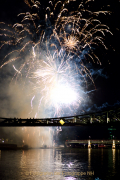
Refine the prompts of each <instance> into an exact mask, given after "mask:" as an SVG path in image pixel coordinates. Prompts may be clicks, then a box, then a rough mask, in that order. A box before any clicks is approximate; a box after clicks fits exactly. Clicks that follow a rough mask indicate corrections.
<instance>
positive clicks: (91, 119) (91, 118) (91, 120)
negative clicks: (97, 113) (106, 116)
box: [90, 115, 93, 124]
mask: <svg viewBox="0 0 120 180" xmlns="http://www.w3.org/2000/svg"><path fill="white" fill-rule="evenodd" d="M92 120H93V118H92V115H91V116H90V123H91V124H92Z"/></svg>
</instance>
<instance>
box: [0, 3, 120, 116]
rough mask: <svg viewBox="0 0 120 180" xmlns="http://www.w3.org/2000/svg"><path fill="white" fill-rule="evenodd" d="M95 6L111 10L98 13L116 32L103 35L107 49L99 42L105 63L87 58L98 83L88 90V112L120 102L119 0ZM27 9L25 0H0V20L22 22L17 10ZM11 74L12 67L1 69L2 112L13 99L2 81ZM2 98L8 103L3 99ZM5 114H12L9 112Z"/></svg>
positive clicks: (97, 8) (0, 53)
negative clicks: (90, 60)
mask: <svg viewBox="0 0 120 180" xmlns="http://www.w3.org/2000/svg"><path fill="white" fill-rule="evenodd" d="M44 4H46V1H44ZM92 9H93V10H95V11H97V10H107V11H110V12H111V14H107V15H99V17H98V19H99V20H100V21H101V22H102V23H103V24H106V25H108V26H109V28H110V31H111V32H112V34H113V35H111V34H109V33H105V34H106V36H105V37H104V42H105V45H106V46H107V47H108V50H105V49H104V48H103V47H102V46H98V47H96V49H95V54H96V55H98V57H99V59H100V61H101V64H102V65H99V64H97V63H91V64H90V65H89V64H87V62H86V64H87V66H88V68H89V67H90V71H91V74H93V76H92V77H93V79H94V82H95V87H93V85H90V87H89V88H88V90H89V91H91V90H93V91H91V92H90V93H89V94H88V96H89V98H90V102H89V103H88V104H86V105H85V107H86V109H85V111H86V112H88V111H89V110H91V109H96V110H101V109H102V107H107V106H108V107H109V106H114V105H115V104H119V102H120V83H119V78H120V65H119V64H120V63H119V60H120V22H119V21H120V20H119V18H120V2H119V0H115V1H113V0H109V1H108V0H96V1H95V2H94V6H92ZM27 11H29V8H28V6H27V5H26V4H25V3H24V1H23V0H17V1H16V0H11V1H9V0H2V1H1V2H0V22H5V23H7V24H14V23H16V22H19V18H18V17H17V14H19V13H21V12H27ZM0 38H1V36H0ZM7 48H8V47H6V49H3V50H0V65H1V64H2V59H3V57H4V55H5V53H6V51H7ZM3 51H4V52H3ZM3 68H5V67H3ZM11 76H12V73H11V72H10V71H9V70H8V71H6V68H5V69H0V91H1V92H2V93H1V95H0V101H1V104H2V105H3V106H4V107H3V106H2V105H1V106H0V107H1V109H2V110H0V113H1V114H0V116H5V110H4V112H3V109H5V105H6V104H7V101H9V102H10V100H11V99H10V98H9V95H8V97H7V96H6V97H5V93H3V88H5V87H7V86H6V85H5V86H4V85H3V84H4V83H5V82H4V81H5V79H6V78H7V79H9V80H8V81H7V82H11V80H10V79H11ZM8 77H10V78H8ZM2 85H3V86H2ZM8 88H9V86H8ZM13 91H14V89H13ZM15 98H16V97H15ZM8 99H9V100H8ZM3 101H4V102H5V103H3ZM12 101H13V99H12ZM11 103H12V102H11ZM11 103H9V104H11ZM28 103H29V102H28ZM119 105H120V104H119ZM15 113H17V112H15ZM77 113H78V114H80V113H81V112H80V111H79V110H78V112H77ZM6 114H7V115H9V113H8V112H7V113H6Z"/></svg>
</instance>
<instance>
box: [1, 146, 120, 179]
mask: <svg viewBox="0 0 120 180" xmlns="http://www.w3.org/2000/svg"><path fill="white" fill-rule="evenodd" d="M117 151H118V152H117ZM119 151H120V150H119V149H118V150H117V149H113V150H112V149H75V148H74V149H72V150H71V149H67V150H66V149H63V150H61V149H31V150H26V151H22V150H20V151H19V150H18V151H0V179H7V180H13V179H17V180H24V179H30V180H32V179H35V180H37V179H40V180H46V179H47V180H54V179H55V180H77V179H79V180H81V179H83V180H87V179H90V180H93V179H95V178H97V177H99V178H100V179H106V180H107V179H110V177H113V176H115V175H116V173H117V169H118V173H117V175H116V177H117V176H118V177H119V178H120V174H119V168H120V161H119V159H120V153H119ZM1 152H2V153H1ZM11 163H12V165H11ZM101 172H102V173H101ZM1 177H2V178H1Z"/></svg>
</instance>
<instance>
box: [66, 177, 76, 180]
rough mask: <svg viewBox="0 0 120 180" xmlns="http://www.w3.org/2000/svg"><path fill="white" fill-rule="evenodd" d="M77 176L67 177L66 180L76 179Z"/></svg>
mask: <svg viewBox="0 0 120 180" xmlns="http://www.w3.org/2000/svg"><path fill="white" fill-rule="evenodd" d="M75 179H76V178H74V177H66V178H65V180H75Z"/></svg>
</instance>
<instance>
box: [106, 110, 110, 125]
mask: <svg viewBox="0 0 120 180" xmlns="http://www.w3.org/2000/svg"><path fill="white" fill-rule="evenodd" d="M109 121H110V119H109V117H108V112H107V123H109Z"/></svg>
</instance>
